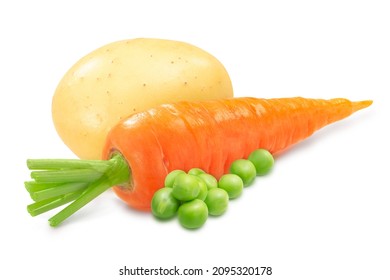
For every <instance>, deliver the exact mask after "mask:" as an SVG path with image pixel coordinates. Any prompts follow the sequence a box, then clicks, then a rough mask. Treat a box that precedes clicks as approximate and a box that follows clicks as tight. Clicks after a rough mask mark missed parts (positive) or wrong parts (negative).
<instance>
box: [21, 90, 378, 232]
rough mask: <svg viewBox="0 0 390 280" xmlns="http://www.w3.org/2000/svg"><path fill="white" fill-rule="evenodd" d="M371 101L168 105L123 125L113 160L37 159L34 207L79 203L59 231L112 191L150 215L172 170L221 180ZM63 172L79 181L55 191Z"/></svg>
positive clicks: (110, 150)
mask: <svg viewBox="0 0 390 280" xmlns="http://www.w3.org/2000/svg"><path fill="white" fill-rule="evenodd" d="M371 103H372V101H359V102H351V101H349V100H347V99H341V98H338V99H331V100H322V99H306V98H300V97H297V98H279V99H257V98H234V99H221V100H212V101H198V102H196V101H195V102H185V101H183V102H178V103H174V104H165V105H161V106H158V107H156V108H153V109H150V110H148V111H145V112H142V113H138V114H135V115H132V116H130V117H129V118H127V119H125V120H123V121H122V122H120V123H119V124H118V125H116V126H115V127H114V128H113V129H112V130H111V131H110V133H109V135H108V137H107V142H106V146H105V148H104V151H103V158H104V159H105V160H102V161H72V165H71V166H70V164H69V161H61V160H51V161H50V160H29V161H28V167H29V168H30V169H31V170H39V171H33V172H32V177H33V179H35V181H34V182H26V188H27V189H28V190H29V192H30V194H31V196H32V198H33V199H35V200H36V202H35V203H33V204H31V205H29V207H28V210H29V212H30V213H31V215H38V214H41V213H43V212H45V211H48V210H50V209H53V208H55V207H58V206H60V205H62V204H65V203H67V202H69V201H72V200H74V201H73V203H71V204H70V205H68V206H67V207H66V208H65V209H63V210H62V211H61V212H59V213H58V214H56V215H55V216H53V217H52V218H51V219H50V220H49V221H50V224H51V225H52V226H56V225H58V224H59V223H61V222H62V221H63V220H65V219H66V218H67V217H69V216H70V215H72V214H73V213H74V212H76V211H77V210H79V209H80V208H81V207H83V206H84V205H85V204H87V203H88V202H90V201H91V200H93V199H94V198H95V197H97V196H98V195H99V194H101V193H102V192H104V191H105V190H107V189H109V188H110V187H112V186H115V187H114V191H115V192H116V194H117V195H118V196H119V197H120V198H121V199H122V200H123V201H125V202H126V203H127V204H129V205H130V206H131V207H134V208H136V209H140V210H149V209H150V202H151V199H152V197H153V194H154V193H155V192H156V190H158V189H159V188H161V187H163V185H164V179H165V177H166V175H167V174H168V173H169V172H170V171H172V170H175V169H182V170H185V171H188V170H189V169H191V168H193V167H198V168H201V169H203V170H204V171H206V172H208V173H210V174H212V175H214V176H215V177H217V178H219V177H220V176H221V175H222V174H224V173H227V171H228V168H229V166H230V164H231V163H232V162H233V161H234V160H236V159H240V158H246V157H248V155H249V154H250V153H251V152H252V151H254V150H255V149H258V148H263V149H266V150H269V151H270V152H271V153H273V154H275V153H277V152H280V151H282V150H284V149H286V148H288V147H290V146H291V145H293V144H295V143H297V142H299V141H301V140H303V139H305V138H307V137H309V136H310V135H311V134H312V133H313V132H315V131H316V130H318V129H320V128H322V127H324V126H325V125H328V124H330V123H333V122H335V121H338V120H341V119H343V118H345V117H348V116H349V115H351V114H352V113H354V112H356V111H357V110H360V109H363V108H365V107H368V106H369V105H371ZM53 169H54V171H53ZM42 170H43V171H42ZM56 171H57V173H56ZM75 171H77V172H75ZM80 171H82V172H80ZM50 172H52V173H50ZM61 172H65V173H66V174H71V175H72V176H73V177H72V180H70V179H67V180H65V179H61V180H57V185H58V183H61V184H63V185H65V186H63V185H61V186H60V187H58V186H56V187H55V189H54V190H53V188H54V187H53V186H52V185H50V183H51V184H53V181H56V180H55V179H58V176H60V175H59V174H62V173H61ZM72 172H73V173H72ZM79 173H80V174H79ZM99 174H100V175H99ZM69 176H70V175H69ZM63 177H64V176H63ZM63 177H61V178H63ZM65 177H66V176H65ZM66 178H68V177H66ZM91 178H92V179H91ZM64 180H65V181H66V182H65V183H64ZM58 181H60V182H58ZM69 181H70V182H69ZM45 184H46V185H45ZM47 184H48V185H47ZM65 187H66V190H68V189H69V191H65Z"/></svg>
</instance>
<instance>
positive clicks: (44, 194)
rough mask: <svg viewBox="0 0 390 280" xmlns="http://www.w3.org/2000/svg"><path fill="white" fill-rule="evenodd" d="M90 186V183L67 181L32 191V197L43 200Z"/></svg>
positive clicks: (35, 199)
mask: <svg viewBox="0 0 390 280" xmlns="http://www.w3.org/2000/svg"><path fill="white" fill-rule="evenodd" d="M87 186H88V183H66V184H63V185H60V186H56V187H53V188H47V189H43V190H39V191H36V192H31V193H30V195H31V198H32V199H33V200H34V201H41V200H45V199H48V198H52V197H57V196H60V195H64V194H67V193H72V192H75V191H78V190H83V189H85V188H86V187H87Z"/></svg>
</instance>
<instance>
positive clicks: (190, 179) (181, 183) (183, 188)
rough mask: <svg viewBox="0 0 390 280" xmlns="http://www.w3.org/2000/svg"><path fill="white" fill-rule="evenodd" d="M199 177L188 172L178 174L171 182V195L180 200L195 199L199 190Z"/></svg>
mask: <svg viewBox="0 0 390 280" xmlns="http://www.w3.org/2000/svg"><path fill="white" fill-rule="evenodd" d="M198 180H199V179H198V178H197V177H196V176H194V175H190V174H186V173H184V174H178V175H177V176H176V178H175V181H174V182H173V187H172V195H173V197H175V198H176V199H178V200H180V201H189V200H192V199H195V198H196V197H197V196H198V195H199V192H200V186H199V181H198Z"/></svg>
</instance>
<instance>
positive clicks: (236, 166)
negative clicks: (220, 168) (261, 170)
mask: <svg viewBox="0 0 390 280" xmlns="http://www.w3.org/2000/svg"><path fill="white" fill-rule="evenodd" d="M230 173H232V174H236V175H238V176H240V178H241V179H242V182H243V183H244V187H247V186H249V185H250V184H252V183H253V181H254V180H255V178H256V167H255V165H254V164H253V163H252V162H251V161H250V160H247V159H238V160H235V161H234V162H233V163H232V165H231V166H230Z"/></svg>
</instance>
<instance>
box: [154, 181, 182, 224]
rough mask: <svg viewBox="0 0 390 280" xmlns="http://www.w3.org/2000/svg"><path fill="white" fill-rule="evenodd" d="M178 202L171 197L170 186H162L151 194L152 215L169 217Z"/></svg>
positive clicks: (162, 217)
mask: <svg viewBox="0 0 390 280" xmlns="http://www.w3.org/2000/svg"><path fill="white" fill-rule="evenodd" d="M179 206H180V202H179V201H178V200H177V199H176V198H174V197H173V195H172V189H171V188H162V189H159V190H158V191H156V192H155V193H154V195H153V198H152V202H151V208H152V213H153V215H154V216H156V217H157V218H160V219H169V218H172V217H173V216H175V214H176V212H177V209H178V208H179Z"/></svg>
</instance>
